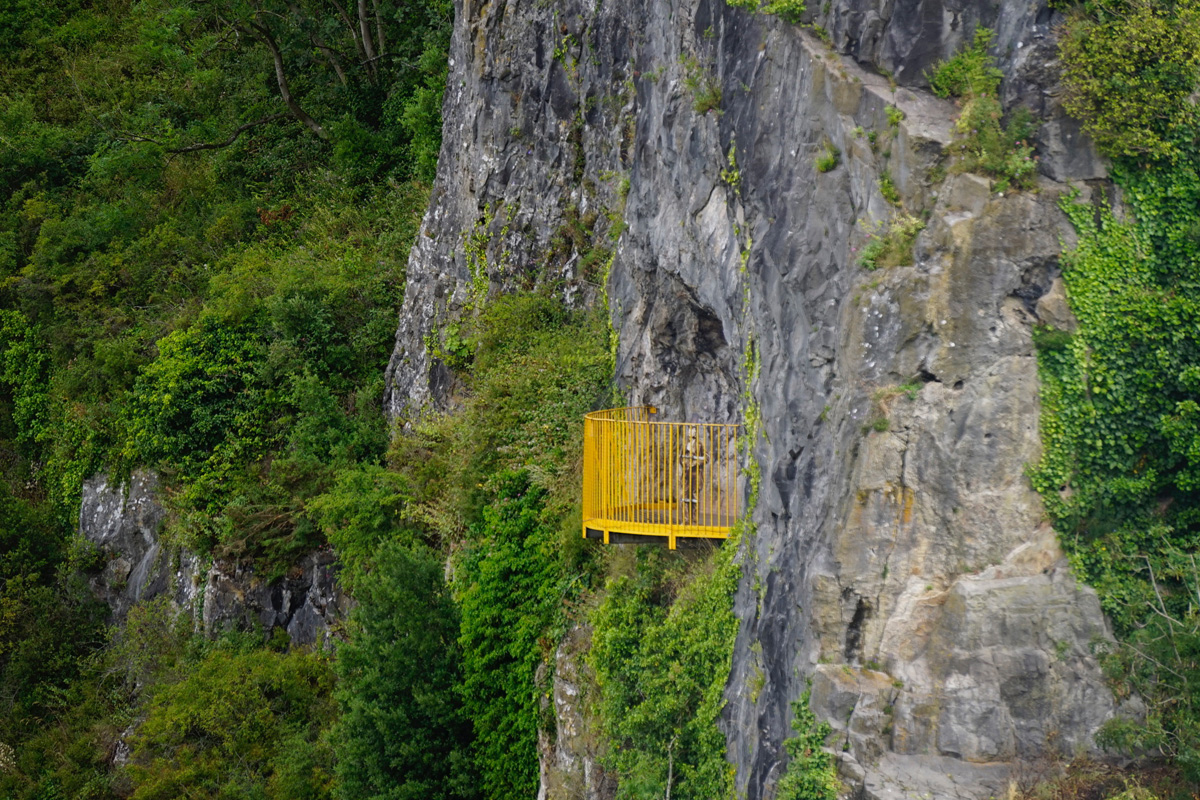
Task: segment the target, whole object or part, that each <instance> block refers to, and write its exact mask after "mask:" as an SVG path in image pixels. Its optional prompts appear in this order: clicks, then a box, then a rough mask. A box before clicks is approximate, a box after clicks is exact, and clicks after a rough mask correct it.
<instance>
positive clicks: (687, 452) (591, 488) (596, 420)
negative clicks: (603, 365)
mask: <svg viewBox="0 0 1200 800" xmlns="http://www.w3.org/2000/svg"><path fill="white" fill-rule="evenodd" d="M657 413H658V410H657V409H656V408H654V407H653V406H639V407H635V408H613V409H608V410H606V411H593V412H592V413H591V414H588V415H587V416H586V417H585V418H584V422H583V535H584V538H603V539H604V542H605V544H607V543H608V542H609V541H610V540H611V538H612V537H613V536H616V537H618V540H623V537H625V536H633V537H637V536H657V537H666V539H667V544H668V546H669V547H670V548H671V549H672V550H674V549H675V544H676V540H677V539H679V538H702V539H724V538H726V537H728V536H729V531H730V529H731V528H732V527H733V523H734V520H736V519H737V517H738V514H739V513H740V510H741V509H740V506H741V502H740V498H741V495H740V493H739V492H738V487H737V476H738V468H737V463H738V460H737V431H738V428H739V426H737V425H716V424H709V423H694V422H656V421H654V420H653V419H652V417H653V416H654V415H655V414H657Z"/></svg>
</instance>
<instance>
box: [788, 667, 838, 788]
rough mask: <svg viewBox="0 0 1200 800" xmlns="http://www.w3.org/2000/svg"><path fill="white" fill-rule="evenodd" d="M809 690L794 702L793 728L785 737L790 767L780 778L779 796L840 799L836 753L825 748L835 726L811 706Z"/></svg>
mask: <svg viewBox="0 0 1200 800" xmlns="http://www.w3.org/2000/svg"><path fill="white" fill-rule="evenodd" d="M808 703H809V690H805V692H804V693H803V694H802V695H800V699H799V700H797V701H796V702H794V703H792V730H794V731H795V732H796V735H795V736H791V737H789V738H787V739H785V740H784V742H783V746H784V748H785V749H786V750H787V753H788V765H787V771H786V772H784V774H783V777H782V778H780V779H779V788H778V790H777V791H776V794H775V796H776V797H777V798H778V799H779V800H836V798H837V796H838V793H839V791H840V790H841V788H842V787H841V782H840V781H839V780H838V778H837V768H836V767H835V766H834V763H833V756H831V755H830V754H829V753H827V752H826V751H825V749H824V748H825V737H827V736H829V734H830V732H831V731H832V728H830V726H829V723H828V722H818V721H817V718H816V716H815V715H814V714H813V712H812V709H810V708H809V705H808Z"/></svg>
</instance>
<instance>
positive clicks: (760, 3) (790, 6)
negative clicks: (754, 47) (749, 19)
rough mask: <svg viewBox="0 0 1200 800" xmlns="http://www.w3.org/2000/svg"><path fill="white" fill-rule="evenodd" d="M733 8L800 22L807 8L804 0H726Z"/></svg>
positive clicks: (788, 21) (796, 22) (795, 23)
mask: <svg viewBox="0 0 1200 800" xmlns="http://www.w3.org/2000/svg"><path fill="white" fill-rule="evenodd" d="M726 2H727V3H728V4H729V5H731V6H733V7H734V8H744V9H747V10H748V11H755V12H758V13H761V14H775V15H776V16H778V17H779V18H780V19H782V20H783V21H784V22H787V23H790V24H792V25H798V24H800V22H801V20H802V19H803V18H804V12H805V11H807V10H808V8H807V6H806V5H805V3H804V0H765V2H764V0H726Z"/></svg>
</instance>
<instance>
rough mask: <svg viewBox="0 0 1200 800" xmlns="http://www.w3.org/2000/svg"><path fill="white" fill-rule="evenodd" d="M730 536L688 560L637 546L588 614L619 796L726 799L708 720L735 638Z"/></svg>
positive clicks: (729, 783)
mask: <svg viewBox="0 0 1200 800" xmlns="http://www.w3.org/2000/svg"><path fill="white" fill-rule="evenodd" d="M738 541H739V539H738V537H737V536H736V535H735V536H732V537H731V538H730V539H729V540H727V541H726V542H725V544H724V546H723V547H722V548H721V549H720V550H716V551H714V552H712V553H711V554H709V555H707V556H705V557H703V558H696V559H694V560H693V561H692V562H691V563H690V564H689V563H688V562H687V561H686V560H684V559H683V558H682V557H680V556H677V555H676V554H673V553H665V552H662V551H658V550H652V549H640V550H639V552H638V554H637V557H638V562H637V567H636V569H635V571H634V572H633V574H630V575H622V576H619V577H616V578H614V579H612V580H610V581H609V583H608V585H607V587H606V592H605V595H604V600H603V602H602V603H601V605H600V606H599V608H597V609H596V611H595V612H594V613H593V615H592V626H593V633H592V650H591V652H590V654H589V656H588V658H589V660H590V662H591V664H592V666H593V668H594V669H595V672H596V679H597V683H598V686H599V691H600V698H599V712H600V724H601V727H602V729H603V732H604V734H605V735H606V737H607V738H608V740H609V741H610V742H611V747H612V751H611V752H610V754H609V759H610V762H611V766H612V767H613V768H614V769H615V770H617V772H618V775H619V789H618V797H619V798H629V799H631V800H632V799H633V798H639V799H642V798H644V799H645V800H649V799H650V798H658V797H662V796H663V795H664V793H669V794H670V795H671V797H679V798H684V799H685V800H687V799H688V798H696V799H697V800H699V799H700V798H705V799H706V800H710V799H711V798H720V797H732V796H733V773H732V768H731V767H730V765H729V764H728V763H727V762H726V760H725V739H724V736H723V735H722V733H721V732H720V730H719V728H718V727H717V721H718V718H719V716H720V713H721V708H722V707H723V706H724V703H725V701H724V697H723V693H724V688H725V680H726V678H727V676H728V675H729V669H730V664H731V661H732V658H733V641H734V637H735V636H736V634H737V620H736V618H735V617H734V616H733V603H732V598H733V592H734V589H735V588H736V586H737V581H738V578H739V576H740V574H741V569H740V568H739V566H738V565H737V563H736V562H735V561H734V556H735V554H736V553H737V549H738Z"/></svg>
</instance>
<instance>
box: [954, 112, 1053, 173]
mask: <svg viewBox="0 0 1200 800" xmlns="http://www.w3.org/2000/svg"><path fill="white" fill-rule="evenodd" d="M954 134H955V138H954V143H953V144H952V145H951V147H952V152H953V153H954V155H955V161H954V167H953V168H954V169H955V170H956V171H959V172H979V173H982V174H984V175H990V176H991V177H993V178H995V179H996V180H995V183H994V184H993V186H992V188H994V189H995V190H996V191H998V192H1003V191H1006V190H1007V189H1009V188H1010V187H1013V188H1017V189H1026V188H1029V187H1030V186H1032V185H1033V179H1034V177H1035V176H1036V174H1037V161H1036V159H1035V158H1034V155H1033V146H1032V145H1030V144H1029V137H1030V136H1032V134H1033V124H1032V117H1031V116H1030V114H1029V112H1028V111H1027V110H1026V109H1024V108H1022V109H1018V110H1017V111H1016V112H1015V113H1014V114H1013V115H1012V119H1011V120H1010V121H1009V123H1008V124H1007V125H1006V124H1005V123H1004V120H1003V110H1002V109H1001V107H1000V101H999V100H997V99H996V98H995V97H994V96H992V95H979V96H976V97H971V98H969V99H968V100H967V101H966V102H965V103H964V104H963V110H962V113H961V114H959V115H958V119H956V120H955V121H954Z"/></svg>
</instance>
